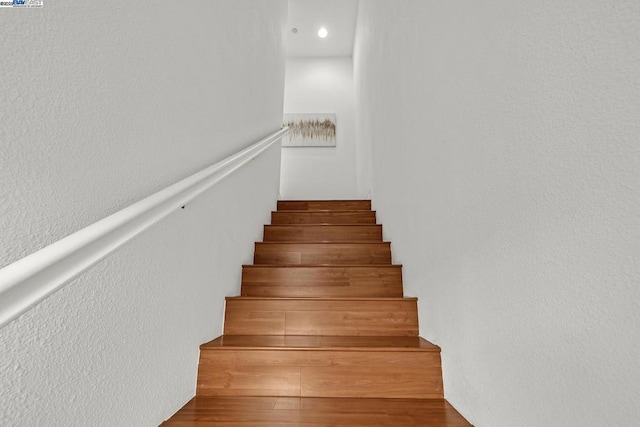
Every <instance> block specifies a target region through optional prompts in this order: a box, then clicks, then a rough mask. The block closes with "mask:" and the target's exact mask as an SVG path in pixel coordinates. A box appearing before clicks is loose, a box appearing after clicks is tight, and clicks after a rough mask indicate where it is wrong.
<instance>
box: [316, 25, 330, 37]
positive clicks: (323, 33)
mask: <svg viewBox="0 0 640 427" xmlns="http://www.w3.org/2000/svg"><path fill="white" fill-rule="evenodd" d="M328 35H329V31H327V29H326V28H325V27H322V28H320V29H319V30H318V37H320V38H321V39H323V38H325V37H327V36H328Z"/></svg>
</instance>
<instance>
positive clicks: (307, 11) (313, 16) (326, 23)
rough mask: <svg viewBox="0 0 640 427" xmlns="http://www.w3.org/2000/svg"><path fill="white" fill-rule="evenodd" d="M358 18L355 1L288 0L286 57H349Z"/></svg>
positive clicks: (351, 51)
mask: <svg viewBox="0 0 640 427" xmlns="http://www.w3.org/2000/svg"><path fill="white" fill-rule="evenodd" d="M357 15H358V0H289V20H288V30H287V57H289V58H295V57H310V56H351V55H352V54H353V40H354V37H355V32H356V19H357ZM320 27H325V28H326V29H327V30H328V31H329V35H328V36H327V38H325V39H321V38H320V37H318V30H319V29H320ZM293 28H297V30H298V32H297V33H294V32H293V31H292V30H293Z"/></svg>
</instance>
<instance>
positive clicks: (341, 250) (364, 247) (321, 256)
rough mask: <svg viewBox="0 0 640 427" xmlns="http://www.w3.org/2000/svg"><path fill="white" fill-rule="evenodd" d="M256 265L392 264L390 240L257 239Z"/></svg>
mask: <svg viewBox="0 0 640 427" xmlns="http://www.w3.org/2000/svg"><path fill="white" fill-rule="evenodd" d="M253 262H254V264H280V265H290V264H334V265H336V264H337V265H349V264H391V245H390V244H389V243H388V242H375V243H371V242H357V243H356V242H352V243H300V242H291V243H287V242H256V244H255V252H254V258H253Z"/></svg>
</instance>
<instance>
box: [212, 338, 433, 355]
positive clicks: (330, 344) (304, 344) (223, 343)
mask: <svg viewBox="0 0 640 427" xmlns="http://www.w3.org/2000/svg"><path fill="white" fill-rule="evenodd" d="M237 349H245V350H271V349H283V350H302V349H307V350H325V351H326V350H336V351H344V350H350V351H389V350H396V351H431V352H436V353H439V352H440V347H438V346H437V345H435V344H433V343H431V342H429V341H427V340H425V339H424V338H422V337H417V336H414V337H403V336H395V337H394V336H364V337H363V336H335V335H221V336H219V337H218V338H216V339H214V340H212V341H209V342H208V343H206V344H202V345H201V346H200V350H237Z"/></svg>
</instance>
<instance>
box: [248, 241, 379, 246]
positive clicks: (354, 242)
mask: <svg viewBox="0 0 640 427" xmlns="http://www.w3.org/2000/svg"><path fill="white" fill-rule="evenodd" d="M256 245H265V246H266V245H327V246H328V245H335V246H343V245H363V246H364V245H385V246H388V245H391V242H384V241H382V242H372V241H370V240H351V241H348V242H296V241H286V240H285V241H282V242H256Z"/></svg>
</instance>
